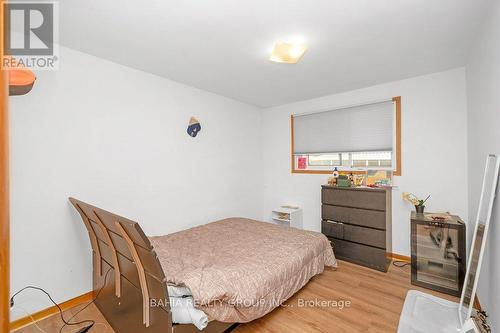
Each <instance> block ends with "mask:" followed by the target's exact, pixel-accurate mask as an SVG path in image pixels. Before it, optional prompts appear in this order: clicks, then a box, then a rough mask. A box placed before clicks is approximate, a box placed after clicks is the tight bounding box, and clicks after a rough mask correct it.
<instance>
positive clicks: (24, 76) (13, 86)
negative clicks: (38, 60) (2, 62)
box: [8, 67, 36, 96]
mask: <svg viewBox="0 0 500 333" xmlns="http://www.w3.org/2000/svg"><path fill="white" fill-rule="evenodd" d="M8 75H9V96H15V95H25V94H27V93H29V92H30V91H31V89H32V88H33V85H34V84H35V80H36V76H35V74H34V73H33V72H32V71H30V70H29V69H27V68H25V67H16V68H12V69H9V70H8Z"/></svg>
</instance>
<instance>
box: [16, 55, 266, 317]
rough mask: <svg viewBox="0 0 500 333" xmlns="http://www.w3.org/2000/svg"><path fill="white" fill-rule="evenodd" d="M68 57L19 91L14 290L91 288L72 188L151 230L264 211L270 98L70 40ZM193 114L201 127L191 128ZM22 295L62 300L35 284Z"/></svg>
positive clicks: (25, 299) (36, 302)
mask: <svg viewBox="0 0 500 333" xmlns="http://www.w3.org/2000/svg"><path fill="white" fill-rule="evenodd" d="M60 59H61V68H60V70H59V71H54V72H48V71H46V72H39V73H37V76H38V79H37V81H36V84H35V87H34V88H33V91H32V92H31V93H30V94H28V95H26V96H22V97H13V98H11V114H12V116H11V130H12V132H11V140H12V141H11V149H12V167H11V170H12V223H11V227H12V235H11V236H12V243H11V244H12V267H11V269H12V291H16V290H18V289H19V288H21V287H23V286H25V285H29V284H30V285H37V286H40V287H43V288H45V289H46V290H47V291H48V292H50V294H51V295H53V297H54V299H55V300H56V301H57V302H61V301H65V300H68V299H70V298H72V297H75V296H78V295H81V294H83V293H85V292H87V291H89V290H90V289H91V260H90V244H89V240H88V236H87V233H86V231H85V228H84V226H83V224H82V222H81V221H80V218H79V216H77V214H76V212H75V211H74V209H73V208H72V207H71V206H70V204H69V203H68V197H69V196H75V197H77V198H80V199H82V200H85V201H88V202H90V203H94V204H96V205H98V206H100V207H103V208H105V209H108V210H111V211H112V212H116V213H118V214H121V215H124V216H126V217H129V218H131V219H135V220H138V221H140V222H141V225H142V226H143V228H144V229H145V232H146V233H147V234H151V235H155V234H166V233H169V232H173V231H177V230H181V229H185V228H188V227H190V226H194V225H197V224H203V223H206V222H209V221H212V220H215V219H219V218H225V217H228V216H245V217H253V218H260V217H261V215H260V214H261V211H262V207H261V204H262V201H261V192H262V191H261V185H260V184H261V174H260V171H258V170H259V168H258V167H257V166H258V165H259V164H260V163H259V161H260V158H261V144H260V128H261V120H260V117H261V113H260V110H259V109H257V108H254V107H251V106H248V105H245V104H242V103H239V102H236V101H233V100H230V99H227V98H223V97H220V96H217V95H214V94H211V93H207V92H204V91H201V90H197V89H193V88H190V87H187V86H184V85H180V84H178V83H174V82H172V81H169V80H166V79H163V78H160V77H157V76H154V75H151V74H147V73H144V72H140V71H137V70H133V69H130V68H127V67H124V66H121V65H117V64H114V63H111V62H109V61H105V60H102V59H99V58H95V57H92V56H89V55H86V54H83V53H80V52H76V51H73V50H70V49H67V48H61V56H60ZM191 115H194V116H196V117H198V119H199V120H200V121H201V125H202V131H201V133H200V134H199V135H198V137H197V138H191V137H189V136H188V135H187V134H186V127H187V125H188V121H189V118H190V116H191ZM18 304H19V305H22V306H24V307H25V308H26V309H27V310H29V311H37V310H40V309H42V308H46V307H49V306H51V305H52V304H50V302H49V301H48V300H47V299H46V298H45V297H44V296H43V295H40V294H39V293H31V292H28V293H26V294H24V296H21V297H19V301H18ZM12 315H13V317H14V318H16V317H19V316H25V314H24V313H23V312H22V311H20V310H13V312H12Z"/></svg>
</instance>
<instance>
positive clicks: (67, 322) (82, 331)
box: [10, 268, 111, 333]
mask: <svg viewBox="0 0 500 333" xmlns="http://www.w3.org/2000/svg"><path fill="white" fill-rule="evenodd" d="M110 271H111V268H109V269H108V271H107V272H106V275H105V277H104V283H103V285H102V287H101V288H100V289H99V291H98V292H97V294H96V296H95V297H94V299H93V300H92V301H91V302H89V303H88V304H87V305H85V306H84V307H83V308H82V309H80V310H79V311H78V312H77V313H75V314H74V315H73V316H72V317H71V318H70V319H69V320H66V319H65V318H64V315H63V310H62V309H61V307H60V306H59V304H57V303H56V302H55V301H54V299H53V298H52V296H50V294H49V293H48V292H47V291H45V290H44V289H43V288H40V287H36V286H26V287H24V288H22V289H21V290H19V291H17V292H16V293H14V295H12V297H11V298H10V307H11V308H12V307H14V305H15V303H14V298H15V297H16V296H17V295H19V294H20V293H22V292H23V291H25V290H27V289H33V290H38V291H40V292H42V293H44V294H45V295H46V296H47V297H48V298H49V300H50V301H51V302H52V304H54V306H55V307H57V310H59V315H60V317H61V320H62V322H63V323H64V325H63V326H62V327H61V329H60V330H59V333H60V332H62V330H63V328H64V327H66V326H75V325H81V324H85V323H88V325H87V326H85V327H83V328H81V329H80V330H78V331H77V332H76V333H86V332H88V331H89V330H90V329H91V328H92V327H93V326H94V325H95V324H96V322H95V321H94V320H92V319H86V320H81V321H78V322H74V323H72V322H71V320H72V319H73V318H74V317H75V316H76V315H77V314H78V313H80V312H81V311H83V310H84V309H86V308H87V307H88V306H90V304H92V303H94V302H95V300H96V299H97V297H98V296H99V294H100V293H101V291H102V289H104V287H105V286H106V281H107V278H108V274H109V272H110ZM30 317H31V318H32V319H33V317H32V316H31V315H30ZM36 326H37V328H39V327H38V325H36ZM39 329H40V328H39ZM40 330H41V329H40ZM41 331H43V330H41Z"/></svg>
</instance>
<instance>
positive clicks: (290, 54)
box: [269, 42, 307, 64]
mask: <svg viewBox="0 0 500 333" xmlns="http://www.w3.org/2000/svg"><path fill="white" fill-rule="evenodd" d="M306 50H307V44H306V43H303V42H276V43H274V47H273V51H272V52H271V56H270V57H269V60H271V61H274V62H281V63H285V64H295V63H297V62H298V61H299V60H300V58H302V56H303V55H304V53H305V52H306Z"/></svg>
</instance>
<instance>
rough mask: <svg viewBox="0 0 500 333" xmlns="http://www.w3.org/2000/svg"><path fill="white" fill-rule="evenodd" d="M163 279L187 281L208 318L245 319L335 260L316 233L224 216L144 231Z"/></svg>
mask: <svg viewBox="0 0 500 333" xmlns="http://www.w3.org/2000/svg"><path fill="white" fill-rule="evenodd" d="M150 240H151V243H152V245H153V247H154V249H155V251H156V253H157V255H158V259H159V261H160V263H161V266H162V268H163V271H164V272H165V275H166V278H167V282H168V283H169V284H174V285H177V286H185V287H188V288H189V289H190V290H191V292H192V295H193V298H194V301H195V306H196V307H197V308H198V309H200V310H202V311H203V312H205V313H206V314H207V315H208V316H209V317H210V319H214V320H218V321H221V322H240V323H243V322H248V321H251V320H254V319H257V318H259V317H262V316H264V315H265V314H267V313H269V312H270V311H272V310H273V309H274V308H276V307H278V306H279V305H280V304H281V303H282V302H284V301H285V300H287V299H288V298H290V297H291V296H292V295H293V294H294V293H295V292H297V291H298V290H299V289H301V288H302V287H303V286H304V285H305V284H306V283H307V282H308V281H309V279H310V278H311V277H313V276H314V275H316V274H319V273H321V272H323V270H324V267H325V266H330V267H336V265H337V263H336V260H335V256H334V254H333V251H332V248H331V246H330V242H329V241H328V239H327V238H326V237H325V236H324V235H323V234H320V233H316V232H312V231H303V230H298V229H295V228H289V227H284V226H277V225H274V224H271V223H266V222H259V221H254V220H249V219H244V218H229V219H225V220H221V221H217V222H212V223H209V224H206V225H202V226H199V227H195V228H191V229H188V230H184V231H181V232H177V233H173V234H169V235H166V236H156V237H150Z"/></svg>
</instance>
